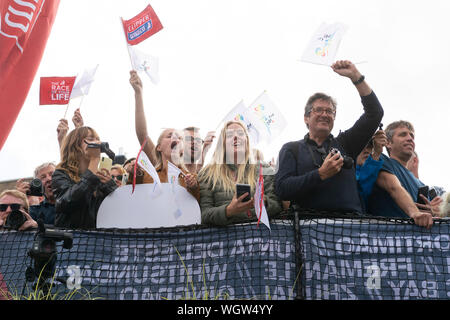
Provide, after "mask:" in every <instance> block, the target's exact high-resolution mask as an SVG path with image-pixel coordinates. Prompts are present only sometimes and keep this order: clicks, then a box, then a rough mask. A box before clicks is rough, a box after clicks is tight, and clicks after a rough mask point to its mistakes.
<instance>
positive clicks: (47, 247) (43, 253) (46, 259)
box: [27, 219, 73, 281]
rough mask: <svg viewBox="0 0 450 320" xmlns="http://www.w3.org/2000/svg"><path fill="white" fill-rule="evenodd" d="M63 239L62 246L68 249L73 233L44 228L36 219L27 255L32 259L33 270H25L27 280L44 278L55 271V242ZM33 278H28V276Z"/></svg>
mask: <svg viewBox="0 0 450 320" xmlns="http://www.w3.org/2000/svg"><path fill="white" fill-rule="evenodd" d="M59 241H63V248H64V249H70V248H72V244H73V234H72V233H70V232H64V231H59V230H56V229H53V228H51V229H50V228H46V227H45V225H44V223H43V221H42V220H41V219H39V220H38V232H37V233H36V238H35V240H34V242H33V246H32V248H31V249H30V250H29V251H28V255H29V256H30V257H31V258H32V259H33V260H34V270H32V271H27V273H28V276H27V277H28V281H33V280H34V277H38V278H39V277H40V280H44V281H45V280H46V279H48V278H50V277H52V276H53V274H54V273H55V264H56V253H57V251H56V242H59ZM31 277H32V278H33V279H30V278H31Z"/></svg>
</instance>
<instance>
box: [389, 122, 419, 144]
mask: <svg viewBox="0 0 450 320" xmlns="http://www.w3.org/2000/svg"><path fill="white" fill-rule="evenodd" d="M400 127H405V128H408V130H410V131H412V132H413V133H415V132H414V126H413V125H412V123H411V122H408V121H405V120H399V121H395V122H392V123H390V124H389V125H388V126H387V127H386V130H385V133H386V138H387V139H388V141H392V138H393V137H394V131H395V129H397V128H400Z"/></svg>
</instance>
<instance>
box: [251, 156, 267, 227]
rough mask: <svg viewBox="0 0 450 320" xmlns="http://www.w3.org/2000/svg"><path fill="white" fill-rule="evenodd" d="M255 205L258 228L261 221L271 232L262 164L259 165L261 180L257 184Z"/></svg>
mask: <svg viewBox="0 0 450 320" xmlns="http://www.w3.org/2000/svg"><path fill="white" fill-rule="evenodd" d="M254 205H255V213H256V217H257V218H258V224H257V226H259V222H260V221H261V222H262V223H264V224H265V225H266V226H267V228H269V230H270V223H269V216H268V215H267V210H266V207H265V206H264V177H263V174H262V165H261V164H259V178H258V182H257V183H256V189H255V202H254Z"/></svg>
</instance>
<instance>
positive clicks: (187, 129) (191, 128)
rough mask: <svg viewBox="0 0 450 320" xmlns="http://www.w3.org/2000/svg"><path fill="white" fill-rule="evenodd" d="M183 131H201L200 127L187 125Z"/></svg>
mask: <svg viewBox="0 0 450 320" xmlns="http://www.w3.org/2000/svg"><path fill="white" fill-rule="evenodd" d="M183 131H194V132H197V131H200V128H197V127H187V128H184V129H183Z"/></svg>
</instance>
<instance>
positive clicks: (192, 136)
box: [183, 127, 215, 174]
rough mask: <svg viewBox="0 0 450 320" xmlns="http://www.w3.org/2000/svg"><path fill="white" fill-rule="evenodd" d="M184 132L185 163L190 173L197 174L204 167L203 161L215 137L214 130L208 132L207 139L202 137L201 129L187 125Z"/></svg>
mask: <svg viewBox="0 0 450 320" xmlns="http://www.w3.org/2000/svg"><path fill="white" fill-rule="evenodd" d="M183 132H184V153H183V157H184V165H185V166H186V168H187V169H188V170H189V172H190V173H194V174H197V173H198V172H199V171H200V169H201V168H202V167H203V162H204V159H205V156H206V153H207V152H208V150H209V148H210V147H211V144H212V142H213V140H214V138H215V136H214V134H215V132H214V131H211V132H208V134H207V135H206V138H205V140H203V139H202V138H201V137H200V129H199V128H196V127H187V128H184V129H183Z"/></svg>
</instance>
